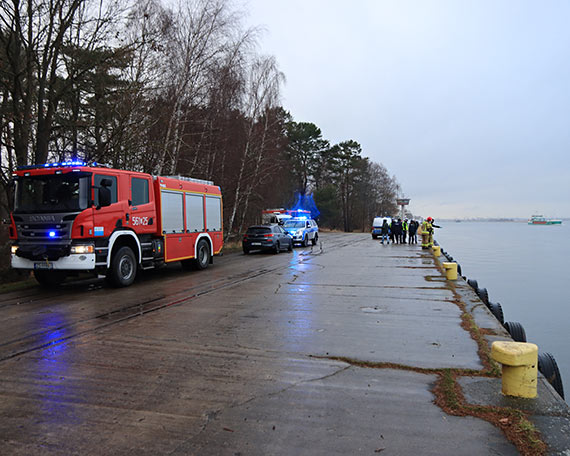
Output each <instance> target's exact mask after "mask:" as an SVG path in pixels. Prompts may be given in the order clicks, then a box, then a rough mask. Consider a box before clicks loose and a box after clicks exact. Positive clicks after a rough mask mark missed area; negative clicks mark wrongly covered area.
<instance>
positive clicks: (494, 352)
mask: <svg viewBox="0 0 570 456" xmlns="http://www.w3.org/2000/svg"><path fill="white" fill-rule="evenodd" d="M491 358H493V359H494V360H495V361H497V362H498V363H501V364H502V365H503V394H506V395H507V396H517V397H529V398H531V397H536V384H537V375H538V374H537V372H538V369H537V367H538V347H537V346H536V345H535V344H529V343H526V342H507V341H498V342H493V345H491Z"/></svg>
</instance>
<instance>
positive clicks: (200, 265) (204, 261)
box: [194, 239, 210, 269]
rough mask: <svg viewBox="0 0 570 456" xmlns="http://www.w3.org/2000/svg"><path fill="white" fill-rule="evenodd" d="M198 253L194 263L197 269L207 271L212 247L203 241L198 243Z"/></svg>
mask: <svg viewBox="0 0 570 456" xmlns="http://www.w3.org/2000/svg"><path fill="white" fill-rule="evenodd" d="M196 253H197V256H196V260H195V261H194V264H195V265H196V269H206V268H207V267H208V264H210V246H209V245H208V243H207V242H206V241H204V240H203V239H202V240H201V241H200V242H198V248H197V249H196Z"/></svg>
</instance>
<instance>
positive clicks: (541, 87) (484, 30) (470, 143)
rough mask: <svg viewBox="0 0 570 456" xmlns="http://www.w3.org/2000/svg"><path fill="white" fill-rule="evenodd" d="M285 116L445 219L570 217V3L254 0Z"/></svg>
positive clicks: (418, 207)
mask: <svg viewBox="0 0 570 456" xmlns="http://www.w3.org/2000/svg"><path fill="white" fill-rule="evenodd" d="M242 4H243V5H244V6H243V7H244V8H245V10H247V11H248V14H249V16H248V18H247V22H248V24H249V25H250V26H254V25H260V26H263V27H264V28H265V32H264V33H263V34H262V36H261V40H260V41H261V52H262V53H264V54H270V55H274V56H275V57H276V59H277V62H278V64H279V67H280V69H281V71H283V73H284V74H285V77H286V79H287V82H286V84H285V86H284V87H283V95H282V104H283V106H284V107H285V109H287V110H288V111H290V112H291V114H292V115H293V118H294V119H295V120H296V121H297V122H302V121H303V122H313V123H314V124H316V125H317V126H318V127H320V128H321V130H322V132H323V136H324V137H325V138H326V139H328V140H330V141H331V142H332V143H337V142H340V141H344V140H347V139H354V140H355V141H358V142H359V143H360V144H361V145H362V148H363V155H364V156H367V157H370V158H371V159H372V160H373V161H376V162H379V163H382V164H383V165H384V166H386V168H387V169H388V171H389V173H390V174H393V175H395V176H396V178H397V179H398V181H399V182H400V184H401V186H402V189H403V192H404V194H405V196H406V197H408V198H410V199H411V201H410V209H411V210H412V211H413V212H414V213H415V214H418V215H422V216H428V215H431V216H433V217H434V218H436V219H437V218H448V217H451V218H454V217H529V216H530V215H531V214H532V213H536V212H537V211H538V213H543V214H544V215H546V216H551V217H570V153H569V152H570V2H569V1H566V0H560V1H552V0H544V1H523V0H473V1H467V0H449V1H445V0H392V1H387V0H362V1H358V0H354V1H351V2H348V1H346V0H326V1H325V0H287V1H273V0H242Z"/></svg>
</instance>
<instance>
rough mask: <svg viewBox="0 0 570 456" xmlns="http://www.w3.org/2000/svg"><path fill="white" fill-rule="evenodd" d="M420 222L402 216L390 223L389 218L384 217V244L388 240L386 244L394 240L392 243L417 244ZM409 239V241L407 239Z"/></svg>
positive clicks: (382, 232) (382, 233)
mask: <svg viewBox="0 0 570 456" xmlns="http://www.w3.org/2000/svg"><path fill="white" fill-rule="evenodd" d="M419 225H420V224H419V223H418V222H417V221H416V220H410V221H408V219H404V221H402V219H401V218H399V219H397V220H392V223H388V220H386V219H384V223H383V224H382V231H381V235H382V244H384V241H386V244H389V243H390V242H392V244H417V243H418V238H417V232H418V226H419ZM406 239H407V241H406Z"/></svg>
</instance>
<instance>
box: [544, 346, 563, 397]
mask: <svg viewBox="0 0 570 456" xmlns="http://www.w3.org/2000/svg"><path fill="white" fill-rule="evenodd" d="M538 370H539V371H540V373H541V374H542V375H544V377H545V378H546V380H548V383H550V384H551V385H552V387H553V388H554V389H555V390H556V392H557V393H558V394H559V395H560V397H561V398H562V399H564V386H563V385H562V377H561V375H560V370H559V369H558V364H556V360H555V359H554V356H552V355H551V354H550V353H539V354H538Z"/></svg>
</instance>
